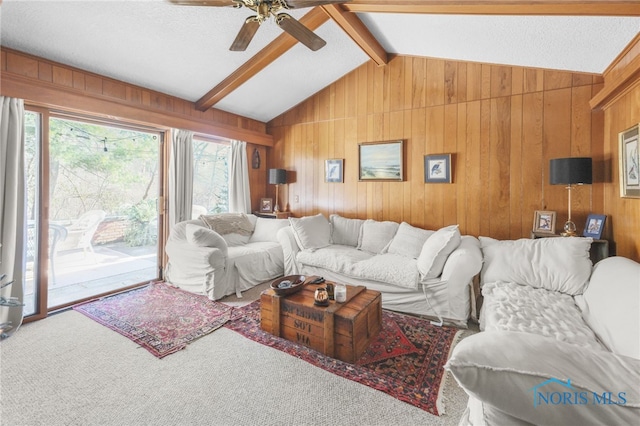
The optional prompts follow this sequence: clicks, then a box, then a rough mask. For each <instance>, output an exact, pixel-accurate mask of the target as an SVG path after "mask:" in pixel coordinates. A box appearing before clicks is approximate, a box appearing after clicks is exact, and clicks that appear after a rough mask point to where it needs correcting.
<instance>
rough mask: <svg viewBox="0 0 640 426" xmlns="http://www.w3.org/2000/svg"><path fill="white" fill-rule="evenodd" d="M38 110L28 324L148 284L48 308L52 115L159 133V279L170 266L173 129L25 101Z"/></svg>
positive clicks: (25, 320) (30, 110) (35, 110)
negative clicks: (33, 256) (33, 253)
mask: <svg viewBox="0 0 640 426" xmlns="http://www.w3.org/2000/svg"><path fill="white" fill-rule="evenodd" d="M26 111H28V112H34V113H37V114H39V115H40V121H39V126H40V141H39V143H40V145H39V150H38V152H39V158H38V172H39V176H38V188H37V191H36V194H35V197H36V198H37V201H36V202H37V206H38V208H37V211H38V214H37V217H36V218H35V222H36V230H37V238H36V240H37V258H36V260H35V262H34V268H35V270H34V292H35V312H34V313H33V314H30V315H29V316H26V317H24V320H23V322H24V323H28V322H31V321H36V320H40V319H43V318H46V317H47V316H48V314H49V312H55V311H58V310H62V309H66V308H68V307H70V306H72V305H75V304H77V303H81V302H83V301H86V300H91V299H96V298H100V297H104V296H107V295H109V294H114V293H119V292H122V291H127V290H130V289H132V288H136V287H140V286H142V285H145V284H146V283H147V282H148V281H147V280H145V282H141V283H137V284H133V285H130V286H127V287H123V288H120V289H118V290H116V291H112V292H107V293H102V294H97V295H94V296H91V297H88V298H85V299H81V300H76V301H74V302H71V303H67V304H63V305H60V306H53V307H48V293H49V260H48V246H49V232H48V231H47V232H43V230H48V229H49V207H50V197H49V184H50V180H49V174H50V168H49V163H50V161H49V160H50V152H49V146H50V138H49V121H50V119H51V118H61V119H71V120H76V121H82V122H88V123H96V124H102V125H108V126H112V127H118V128H124V129H129V130H139V131H144V132H154V133H156V132H157V133H158V137H159V147H158V168H159V170H158V174H159V188H158V241H157V245H158V247H157V254H156V257H157V264H158V273H157V276H156V278H157V279H160V280H161V279H163V272H164V267H165V265H166V261H167V260H166V256H165V255H164V246H165V243H166V239H167V236H168V223H167V221H166V217H167V206H166V199H167V197H166V191H167V188H168V176H167V170H168V168H167V165H168V153H169V147H168V145H169V144H168V143H166V142H167V140H168V138H169V137H170V129H167V128H160V127H158V126H152V125H145V124H143V123H136V122H133V121H131V122H129V121H123V120H116V119H114V118H110V117H106V118H105V117H102V116H100V114H91V113H76V112H68V111H64V110H61V109H55V110H54V109H49V108H46V107H41V106H38V105H32V104H29V103H27V102H25V112H26Z"/></svg>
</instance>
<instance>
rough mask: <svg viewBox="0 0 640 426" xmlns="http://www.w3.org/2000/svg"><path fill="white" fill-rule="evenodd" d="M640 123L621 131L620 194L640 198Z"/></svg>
mask: <svg viewBox="0 0 640 426" xmlns="http://www.w3.org/2000/svg"><path fill="white" fill-rule="evenodd" d="M639 131H640V125H635V126H633V127H632V128H630V129H628V130H625V131H624V132H622V133H620V153H619V156H620V196H621V197H627V198H640V157H638V133H639Z"/></svg>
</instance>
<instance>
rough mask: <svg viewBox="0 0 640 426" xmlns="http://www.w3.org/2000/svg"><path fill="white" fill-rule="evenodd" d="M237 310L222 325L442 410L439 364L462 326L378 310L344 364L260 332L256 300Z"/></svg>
mask: <svg viewBox="0 0 640 426" xmlns="http://www.w3.org/2000/svg"><path fill="white" fill-rule="evenodd" d="M237 311H239V312H237V314H238V315H237V316H236V317H235V319H234V320H233V321H231V322H229V323H227V324H226V325H225V327H226V328H229V329H231V330H233V331H236V332H238V333H240V334H242V335H243V336H245V337H247V338H249V339H251V340H254V341H256V342H258V343H261V344H263V345H266V346H270V347H272V348H275V349H278V350H281V351H283V352H286V353H288V354H290V355H293V356H295V357H297V358H300V359H302V360H304V361H307V362H309V363H311V364H313V365H315V366H316V367H320V368H322V369H324V370H326V371H329V372H331V373H334V374H337V375H338V376H341V377H344V378H347V379H350V380H353V381H355V382H358V383H362V384H363V385H366V386H369V387H372V388H374V389H377V390H380V391H382V392H385V393H387V394H389V395H391V396H393V397H394V398H397V399H399V400H401V401H404V402H407V403H409V404H411V405H414V406H416V407H419V408H421V409H423V410H425V411H427V412H429V413H431V414H435V415H440V414H441V413H443V407H442V401H441V400H442V391H443V387H444V383H443V381H444V377H445V371H444V369H443V366H444V364H445V363H446V362H447V359H448V358H449V354H450V352H451V350H452V349H453V346H455V344H456V343H457V339H458V337H459V333H460V332H461V330H458V329H455V328H450V327H436V326H433V325H431V324H430V323H429V321H427V320H423V319H420V318H416V317H412V316H409V315H402V314H398V313H394V312H389V311H385V310H383V311H382V331H381V332H380V334H379V335H378V337H377V338H376V339H375V340H374V341H373V342H372V343H371V345H370V346H369V348H368V349H367V350H366V351H365V353H364V354H363V355H362V356H361V357H360V359H359V360H358V361H357V362H356V363H355V364H349V363H347V362H343V361H340V360H337V359H333V358H330V357H327V356H325V355H323V354H321V353H319V352H317V351H315V350H313V349H309V348H307V347H305V346H302V345H300V344H297V343H294V342H290V341H288V340H285V339H282V338H280V337H276V336H273V335H272V334H269V333H267V332H264V331H262V329H261V328H260V302H259V301H255V302H253V303H251V304H249V305H247V306H245V307H242V308H239V309H238V310H237Z"/></svg>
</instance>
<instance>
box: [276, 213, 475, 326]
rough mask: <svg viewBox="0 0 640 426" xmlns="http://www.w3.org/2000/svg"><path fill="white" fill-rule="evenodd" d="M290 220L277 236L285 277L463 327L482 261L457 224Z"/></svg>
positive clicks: (336, 217) (318, 217)
mask: <svg viewBox="0 0 640 426" xmlns="http://www.w3.org/2000/svg"><path fill="white" fill-rule="evenodd" d="M289 221H290V223H291V226H290V227H288V228H283V229H282V230H280V231H279V232H278V239H279V241H280V244H281V245H282V249H283V251H284V264H285V275H291V274H304V275H319V276H322V277H324V278H325V279H327V280H330V281H336V282H343V283H346V284H351V285H364V286H366V287H367V288H370V289H373V290H377V291H380V292H381V293H382V307H383V308H385V309H390V310H394V311H399V312H406V313H411V314H417V315H425V316H429V317H433V318H438V319H439V320H444V322H445V323H450V324H455V325H458V326H463V327H466V324H467V319H468V318H469V316H470V313H471V309H472V305H471V300H472V297H471V296H470V294H471V283H472V280H473V278H474V276H475V275H477V274H478V273H479V272H480V268H481V267H482V255H481V252H480V246H479V241H478V239H476V238H474V237H471V236H461V235H460V232H459V230H458V226H457V225H453V226H448V227H446V228H442V229H440V230H438V231H430V230H425V229H420V228H416V227H413V226H411V225H409V224H408V223H405V222H403V223H400V224H398V223H396V222H390V221H384V222H382V221H375V220H371V219H368V220H361V219H348V218H344V217H341V216H339V215H331V216H330V218H329V220H327V218H325V217H324V216H323V215H321V214H319V215H316V216H308V217H303V218H290V219H289Z"/></svg>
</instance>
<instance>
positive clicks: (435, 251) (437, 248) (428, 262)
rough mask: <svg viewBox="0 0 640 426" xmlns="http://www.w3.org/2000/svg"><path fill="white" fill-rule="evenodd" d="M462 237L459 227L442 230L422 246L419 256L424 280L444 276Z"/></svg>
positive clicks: (453, 226) (454, 226)
mask: <svg viewBox="0 0 640 426" xmlns="http://www.w3.org/2000/svg"><path fill="white" fill-rule="evenodd" d="M461 240H462V236H461V235H460V230H459V229H458V225H451V226H447V227H445V228H441V229H439V230H437V231H436V232H434V233H433V235H431V236H430V237H429V238H427V241H425V242H424V244H423V245H422V249H421V250H420V256H418V271H420V274H421V275H422V277H423V279H424V278H427V279H429V278H436V277H439V276H440V275H441V274H442V270H443V269H444V264H445V263H446V262H447V258H448V257H449V255H450V254H451V253H452V252H453V251H454V250H455V249H457V248H458V246H459V245H460V241H461Z"/></svg>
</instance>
